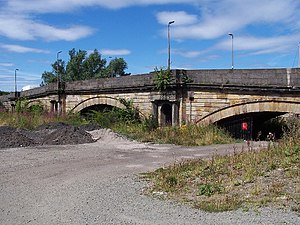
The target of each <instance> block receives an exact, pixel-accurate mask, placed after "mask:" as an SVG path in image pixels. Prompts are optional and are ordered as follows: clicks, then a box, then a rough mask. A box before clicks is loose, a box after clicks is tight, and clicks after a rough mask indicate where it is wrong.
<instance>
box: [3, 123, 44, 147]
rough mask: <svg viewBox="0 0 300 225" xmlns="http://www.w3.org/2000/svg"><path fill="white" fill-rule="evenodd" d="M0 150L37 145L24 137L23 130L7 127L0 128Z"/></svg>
mask: <svg viewBox="0 0 300 225" xmlns="http://www.w3.org/2000/svg"><path fill="white" fill-rule="evenodd" d="M0 137H1V138H0V148H15V147H26V146H34V145H38V144H39V143H38V142H36V141H35V140H34V139H32V138H29V137H27V136H26V134H25V133H24V131H23V130H21V129H16V128H12V127H8V126H3V127H0Z"/></svg>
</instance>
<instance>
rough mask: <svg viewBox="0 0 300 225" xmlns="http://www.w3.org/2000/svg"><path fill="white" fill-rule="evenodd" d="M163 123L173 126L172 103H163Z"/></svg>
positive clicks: (163, 124)
mask: <svg viewBox="0 0 300 225" xmlns="http://www.w3.org/2000/svg"><path fill="white" fill-rule="evenodd" d="M160 121H161V125H162V126H172V106H171V105H170V104H167V103H165V104H163V105H162V106H161V120H160Z"/></svg>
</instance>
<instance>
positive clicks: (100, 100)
mask: <svg viewBox="0 0 300 225" xmlns="http://www.w3.org/2000/svg"><path fill="white" fill-rule="evenodd" d="M95 105H108V106H111V107H116V108H120V109H125V108H126V107H125V105H124V104H122V103H121V102H120V100H119V99H116V98H112V97H108V96H96V97H92V98H88V99H86V100H84V101H82V102H80V103H78V104H77V105H75V106H74V107H73V108H72V109H71V110H70V113H77V112H80V111H81V110H83V109H85V108H87V107H90V106H95Z"/></svg>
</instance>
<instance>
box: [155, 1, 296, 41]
mask: <svg viewBox="0 0 300 225" xmlns="http://www.w3.org/2000/svg"><path fill="white" fill-rule="evenodd" d="M199 4H200V5H201V8H202V11H201V13H200V15H199V16H198V17H195V15H189V14H188V13H184V12H182V11H179V12H162V14H161V13H158V14H157V15H156V16H157V20H158V22H159V23H161V22H162V21H163V22H164V23H165V22H166V18H172V19H173V20H175V21H176V20H177V19H176V17H175V16H174V15H176V13H177V15H178V18H179V20H180V18H184V17H183V15H185V18H190V19H192V18H193V23H191V24H190V25H188V24H183V26H174V28H173V30H172V36H173V37H174V38H177V39H181V40H182V39H216V38H218V37H220V36H222V35H225V34H227V33H228V32H235V31H241V30H243V29H245V28H247V27H248V26H259V25H272V24H277V25H278V24H282V25H283V24H284V25H285V26H286V27H289V26H290V24H293V23H294V24H296V23H297V22H298V21H299V19H300V17H299V16H297V15H298V10H299V7H300V6H299V2H298V1H296V0H285V1H282V0H243V1H240V0H223V1H221V0H220V1H203V2H202V4H201V1H199ZM162 15H163V17H162ZM192 16H193V17H192ZM297 17H298V18H297ZM196 18H198V20H197V21H195V19H196ZM286 29H287V28H286Z"/></svg>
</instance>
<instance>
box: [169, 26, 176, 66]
mask: <svg viewBox="0 0 300 225" xmlns="http://www.w3.org/2000/svg"><path fill="white" fill-rule="evenodd" d="M173 23H175V21H174V20H172V21H170V22H169V23H168V71H170V67H171V44H170V25H171V24H173Z"/></svg>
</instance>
